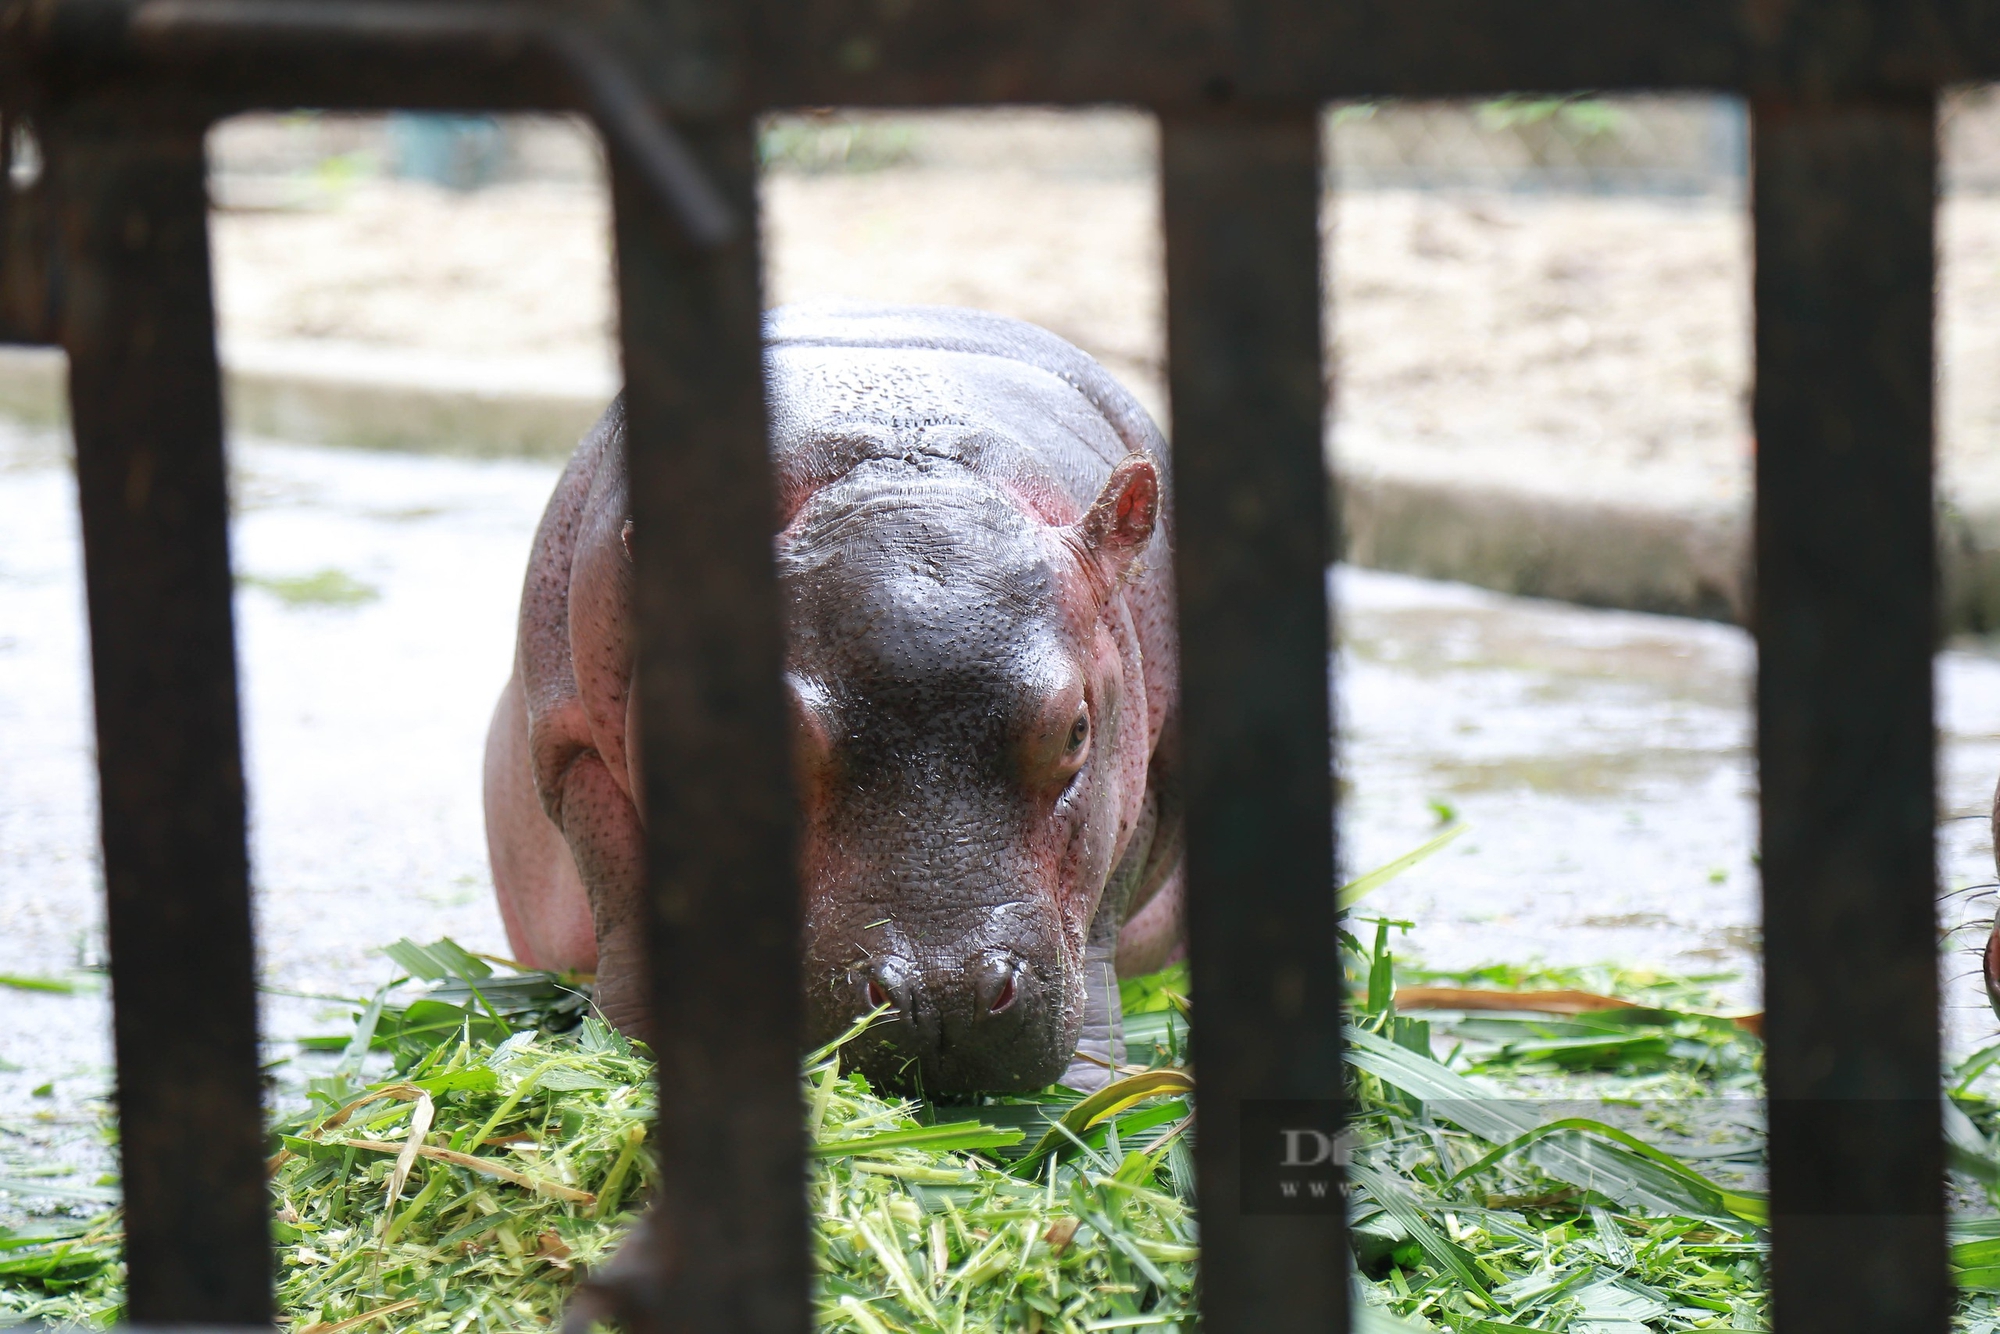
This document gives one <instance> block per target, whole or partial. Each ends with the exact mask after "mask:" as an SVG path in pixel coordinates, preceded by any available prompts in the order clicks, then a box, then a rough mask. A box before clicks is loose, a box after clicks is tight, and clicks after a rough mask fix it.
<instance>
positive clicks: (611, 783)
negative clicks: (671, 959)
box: [558, 751, 652, 1042]
mask: <svg viewBox="0 0 2000 1334" xmlns="http://www.w3.org/2000/svg"><path fill="white" fill-rule="evenodd" d="M558 810H559V812H560V816H561V820H560V823H561V825H562V831H563V838H564V839H565V841H567V842H568V844H569V849H570V854H571V855H572V856H573V857H575V858H576V869H577V873H578V875H579V876H580V877H581V879H582V880H583V886H584V890H585V892H586V893H587V894H588V895H589V898H590V917H591V926H592V928H593V930H594V932H595V934H596V936H597V986H596V999H597V1008H598V1010H599V1012H600V1013H602V1014H603V1016H604V1018H605V1021H606V1022H607V1023H609V1024H611V1025H612V1026H613V1027H615V1028H616V1029H618V1031H619V1032H621V1033H624V1034H625V1035H626V1036H628V1037H634V1038H638V1039H639V1040H641V1041H646V1042H650V1041H651V1039H652V1022H651V1021H652V996H651V992H652V987H651V984H650V978H649V977H648V975H647V972H646V949H645V944H646V902H645V875H646V860H645V857H646V836H645V829H644V827H643V826H642V825H641V823H640V821H639V812H638V810H637V809H636V808H635V807H634V806H633V804H632V801H631V799H630V798H629V797H627V796H626V795H625V790H624V789H623V788H622V787H620V786H619V785H618V783H617V782H616V780H614V779H613V778H612V776H611V771H610V770H609V769H608V768H606V767H605V764H604V761H603V760H602V759H600V758H598V756H597V754H596V752H594V751H586V752H584V753H583V754H581V755H579V756H577V757H576V759H575V760H573V761H572V762H571V763H570V766H569V769H568V770H567V771H566V772H565V774H564V775H563V784H562V798H561V804H560V805H559V807H558Z"/></svg>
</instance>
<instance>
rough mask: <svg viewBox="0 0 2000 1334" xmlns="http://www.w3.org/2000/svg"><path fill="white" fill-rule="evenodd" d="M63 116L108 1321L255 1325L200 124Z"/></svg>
mask: <svg viewBox="0 0 2000 1334" xmlns="http://www.w3.org/2000/svg"><path fill="white" fill-rule="evenodd" d="M60 128H61V130H62V131H63V132H62V134H61V136H60V139H59V141H57V142H53V143H52V144H51V155H50V156H51V165H52V166H53V167H54V168H55V169H56V170H57V171H58V172H59V173H60V177H59V184H60V196H59V197H60V199H61V201H62V202H61V207H60V213H59V215H58V216H59V219H60V221H59V229H60V241H61V246H62V251H63V255H64V260H65V265H66V268H67V272H68V283H69V286H68V294H67V298H66V301H65V312H64V324H63V331H62V332H63V341H64V344H65V345H66V346H67V348H68V350H69V357H70V402H71V412H72V419H73V421H74V422H75V431H76V471H77V487H78V493H79V496H80V498H81V502H82V507H83V550H84V572H85V582H86V586H87V588H88V592H89V598H90V654H91V667H92V672H93V674H94V678H95V682H96V692H97V757H98V771H99V776H100V782H101V794H102V795H101V804H102V821H103V836H104V882H105V891H106V897H107V901H108V924H109V932H110V945H111V987H112V999H113V1002H114V1006H115V1009H114V1026H115V1030H116V1047H117V1053H118V1117H119V1136H120V1151H121V1157H122V1159H123V1164H124V1167H123V1173H124V1185H125V1237H126V1258H127V1263H128V1265H129V1278H128V1281H127V1282H128V1293H129V1296H128V1299H127V1308H126V1309H127V1315H128V1317H129V1318H130V1319H131V1320H133V1321H134V1322H140V1323H169V1322H176V1323H177V1322H208V1323H215V1324H223V1323H230V1324H242V1325H252V1324H266V1323H268V1322H269V1321H270V1319H271V1258H270V1236H269V1222H268V1218H267V1214H268V1210H267V1206H266V1203H265V1197H264V1173H263V1152H262V1150H263V1118H262V1112H261V1109H260V1106H259V1082H258V1069H257V996H256V990H255V985H254V979H253V968H254V965H255V959H254V955H253V949H252V944H251V934H250V883H249V864H248V859H247V856H246V853H245V847H244V816H243V768H242V759H241V752H240V748H239V743H238V732H237V712H236V654H235V643H234V635H233V626H232V622H231V610H230V594H231V584H230V573H229V542H228V521H229V506H228V499H227V495H226V492H225V485H224V471H223V456H222V400H221V388H220V380H219V377H218V374H217V371H216V360H215V330H214V318H213V312H212V310H211V308H210V297H209V262H208V217H207V212H208V199H207V195H206V192H205V189H204V184H203V164H202V129H203V127H202V126H201V125H198V124H192V123H177V122H176V121H175V120H174V118H173V115H172V112H171V109H170V108H167V107H163V106H160V105H157V104H154V103H147V102H140V101H137V100H134V101H129V102H120V103H116V104H106V105H97V106H92V107H90V108H88V109H82V110H77V111H74V112H73V113H72V114H70V115H68V116H67V117H66V119H65V120H64V122H63V123H62V125H61V127H60ZM52 137H53V136H52Z"/></svg>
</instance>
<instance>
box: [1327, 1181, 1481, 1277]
mask: <svg viewBox="0 0 2000 1334" xmlns="http://www.w3.org/2000/svg"><path fill="white" fill-rule="evenodd" d="M1347 1175H1348V1178H1349V1180H1351V1181H1353V1182H1354V1184H1355V1185H1357V1186H1359V1187H1361V1189H1363V1190H1365V1191H1367V1192H1368V1194H1369V1196H1370V1197H1371V1198H1372V1199H1373V1200H1374V1201H1375V1203H1377V1204H1379V1205H1381V1206H1382V1208H1383V1209H1385V1210H1386V1211H1387V1212H1388V1214H1389V1217H1391V1218H1393V1219H1395V1220H1396V1222H1397V1223H1399V1224H1401V1225H1402V1228H1403V1230H1404V1231H1405V1232H1407V1233H1409V1234H1410V1236H1411V1237H1412V1238H1413V1239H1414V1240H1415V1241H1416V1243H1417V1245H1419V1246H1421V1247H1423V1250H1424V1254H1425V1255H1428V1256H1429V1257H1430V1258H1431V1261H1432V1263H1434V1264H1435V1265H1437V1267H1438V1268H1439V1269H1442V1270H1444V1271H1445V1272H1446V1273H1448V1274H1450V1275H1451V1276H1452V1277H1453V1278H1455V1279H1457V1280H1458V1282H1459V1283H1460V1284H1461V1285H1462V1286H1464V1287H1466V1288H1468V1289H1470V1290H1471V1291H1473V1292H1476V1293H1478V1294H1479V1295H1480V1296H1481V1297H1485V1296H1486V1295H1487V1291H1486V1284H1485V1283H1484V1282H1482V1281H1481V1280H1480V1277H1479V1275H1478V1273H1477V1272H1475V1271H1474V1270H1473V1268H1472V1260H1471V1258H1470V1257H1469V1256H1467V1255H1466V1253H1465V1251H1464V1249H1463V1248H1462V1247H1460V1246H1459V1245H1457V1244H1456V1243H1454V1242H1452V1241H1449V1240H1447V1239H1446V1238H1445V1235H1444V1234H1443V1233H1442V1232H1439V1231H1438V1230H1437V1228H1436V1227H1435V1226H1434V1225H1433V1224H1432V1223H1431V1221H1430V1219H1429V1218H1428V1217H1426V1216H1425V1214H1424V1211H1423V1208H1422V1206H1421V1205H1419V1204H1418V1203H1417V1201H1416V1199H1415V1198H1414V1197H1413V1196H1412V1195H1411V1194H1410V1192H1409V1191H1408V1189H1407V1188H1406V1187H1405V1186H1404V1185H1403V1183H1402V1182H1401V1181H1399V1180H1395V1179H1392V1178H1390V1177H1387V1176H1384V1175H1382V1174H1381V1173H1380V1172H1377V1171H1375V1170H1374V1169H1373V1168H1371V1167H1366V1166H1364V1165H1362V1164H1361V1163H1349V1164H1348V1165H1347Z"/></svg>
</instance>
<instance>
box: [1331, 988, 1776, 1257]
mask: <svg viewBox="0 0 2000 1334" xmlns="http://www.w3.org/2000/svg"><path fill="white" fill-rule="evenodd" d="M1347 1060H1348V1063H1349V1064H1350V1065H1353V1066H1355V1067H1356V1068H1358V1069H1362V1070H1366V1071H1367V1072H1368V1073H1370V1074H1372V1075H1374V1076H1376V1078H1378V1079H1382V1080H1385V1081H1387V1082H1388V1083H1390V1084H1393V1085H1395V1086H1396V1087H1397V1088H1400V1089H1403V1090H1405V1091H1407V1092H1408V1093H1409V1094H1410V1095H1411V1096H1412V1097H1415V1098H1420V1099H1422V1100H1423V1101H1424V1102H1425V1103H1426V1104H1428V1105H1429V1107H1428V1110H1429V1111H1430V1112H1431V1113H1432V1114H1433V1115H1435V1116H1437V1117H1439V1118H1441V1119H1443V1120H1446V1121H1450V1122H1451V1123H1452V1124H1454V1125H1457V1126H1459V1127H1461V1128H1463V1129H1465V1130H1467V1131H1470V1132H1471V1133H1472V1134H1474V1135H1477V1136H1478V1137H1479V1138H1481V1139H1483V1140H1485V1141H1487V1142H1488V1143H1490V1144H1496V1145H1507V1144H1510V1143H1512V1142H1513V1141H1515V1140H1517V1139H1520V1138H1521V1137H1523V1136H1534V1138H1533V1140H1532V1141H1531V1143H1530V1144H1529V1146H1528V1153H1527V1158H1528V1161H1529V1162H1531V1163H1533V1164H1534V1165H1535V1166H1536V1167H1538V1168H1540V1169H1541V1170H1542V1171H1544V1172H1546V1173H1548V1174H1549V1175H1550V1176H1552V1177H1554V1178H1556V1179H1557V1180H1558V1181H1563V1182H1567V1183H1569V1184H1570V1185H1573V1186H1578V1187H1581V1188H1582V1189H1584V1190H1594V1191H1598V1192H1600V1193H1602V1194H1604V1195H1607V1196H1609V1197H1611V1198H1612V1199H1615V1200H1617V1201H1618V1202H1619V1203H1620V1204H1623V1205H1625V1206H1627V1207H1628V1208H1633V1209H1637V1210H1640V1211H1643V1212H1649V1213H1659V1214H1679V1215H1685V1216H1687V1217H1692V1218H1706V1219H1711V1220H1713V1221H1715V1222H1719V1223H1729V1224H1733V1225H1738V1226H1741V1225H1742V1224H1745V1223H1752V1222H1755V1221H1756V1220H1753V1219H1749V1218H1746V1217H1745V1216H1744V1215H1743V1214H1741V1213H1738V1212H1736V1211H1735V1210H1734V1209H1732V1208H1730V1207H1729V1205H1728V1201H1727V1199H1725V1196H1736V1198H1738V1200H1739V1201H1740V1202H1742V1203H1743V1205H1744V1208H1745V1209H1746V1210H1750V1211H1751V1212H1755V1206H1754V1200H1755V1197H1753V1196H1748V1195H1743V1194H1740V1193H1738V1192H1726V1191H1723V1190H1722V1188H1720V1187H1718V1186H1716V1185H1714V1184H1713V1183H1712V1182H1710V1181H1708V1179H1707V1178H1705V1177H1703V1176H1701V1175H1700V1174H1699V1173H1697V1172H1695V1171H1693V1169H1691V1168H1688V1167H1687V1166H1685V1165H1684V1164H1682V1163H1680V1162H1679V1161H1678V1160H1676V1159H1673V1158H1671V1157H1669V1156H1668V1155H1666V1154H1663V1153H1660V1152H1659V1151H1658V1150H1657V1149H1651V1148H1650V1146H1647V1147H1648V1152H1647V1153H1643V1154H1642V1153H1639V1152H1637V1151H1635V1150H1633V1149H1632V1148H1630V1147H1629V1146H1628V1145H1626V1144H1625V1143H1623V1142H1622V1141H1620V1142H1617V1143H1611V1144H1606V1143H1600V1142H1596V1141H1594V1140H1592V1139H1589V1138H1586V1137H1585V1136H1584V1134H1583V1133H1582V1129H1583V1127H1582V1126H1567V1127H1560V1128H1559V1129H1560V1130H1561V1131H1562V1133H1555V1134H1549V1135H1547V1136H1537V1135H1536V1134H1535V1132H1536V1131H1537V1130H1538V1129H1539V1128H1540V1127H1541V1125H1542V1124H1543V1123H1542V1120H1541V1118H1540V1117H1539V1116H1537V1115H1536V1114H1535V1113H1533V1112H1531V1111H1529V1110H1528V1109H1527V1108H1525V1107H1523V1106H1521V1105H1519V1104H1518V1103H1515V1102H1512V1101H1511V1100H1508V1099H1504V1098H1501V1097H1499V1096H1498V1095H1496V1094H1494V1093H1493V1092H1491V1091H1490V1090H1488V1089H1487V1088H1485V1087H1484V1086H1482V1085H1479V1084H1475V1083H1473V1082H1472V1081H1471V1080H1469V1079H1467V1078H1465V1076H1463V1075H1460V1074H1458V1073H1456V1072H1455V1071H1452V1070H1448V1069H1446V1068H1445V1067H1444V1066H1442V1065H1440V1064H1438V1063H1437V1062H1436V1061H1433V1060H1429V1059H1426V1058H1425V1057H1422V1056H1419V1055H1417V1054H1416V1053H1415V1052H1412V1051H1409V1050H1406V1049H1405V1048H1403V1047H1399V1046H1397V1045H1396V1044H1395V1043H1393V1042H1390V1041H1388V1040H1387V1039H1385V1038H1383V1037H1381V1036H1379V1035H1377V1034H1374V1033H1370V1032H1368V1031H1366V1030H1365V1029H1362V1028H1358V1027H1356V1026H1355V1025H1353V1024H1349V1025H1348V1026H1347ZM1586 1124H1587V1125H1589V1126H1591V1127H1595V1126H1597V1125H1599V1124H1601V1123H1597V1122H1589V1123H1586ZM1604 1129H1606V1130H1610V1129H1611V1127H1608V1126H1606V1127H1604ZM1623 1134H1624V1132H1622V1131H1619V1132H1617V1134H1616V1135H1612V1136H1606V1137H1605V1138H1611V1139H1614V1140H1616V1139H1617V1138H1618V1136H1621V1135H1623ZM1625 1138H1627V1139H1630V1137H1629V1136H1626V1137H1625ZM1631 1142H1632V1143H1633V1144H1638V1143H1639V1141H1637V1140H1632V1141H1631ZM1655 1155H1657V1158H1656V1157H1655ZM1662 1160H1664V1161H1662ZM1696 1183H1699V1184H1696Z"/></svg>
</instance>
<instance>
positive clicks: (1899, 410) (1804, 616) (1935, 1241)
mask: <svg viewBox="0 0 2000 1334" xmlns="http://www.w3.org/2000/svg"><path fill="white" fill-rule="evenodd" d="M1934 122H1935V116H1934V107H1933V104H1932V102H1931V100H1930V99H1929V98H1927V97H1921V96H1917V97H1911V98H1909V99H1908V100H1902V101H1879V102H1865V103H1843V104H1836V105H1798V104H1779V103H1768V102H1767V103H1760V104H1758V105H1757V106H1756V107H1755V108H1754V122H1753V124H1754V130H1753V133H1754V136H1755V141H1754V155H1755V165H1754V172H1755V176H1754V182H1753V189H1754V201H1755V210H1756V309H1757V314H1756V321H1757V333H1756V345H1757V389H1756V402H1755V417H1756V428H1757V441H1758V455H1757V601H1758V608H1757V626H1758V651H1759V659H1758V681H1757V726H1758V754H1759V757H1760V762H1761V766H1762V796H1761V801H1762V816H1763V882H1764V942H1765V944H1764V950H1765V954H1764V958H1765V978H1764V986H1765V1004H1766V1007H1767V1010H1768V1015H1767V1018H1766V1021H1765V1023H1766V1028H1765V1035H1766V1039H1767V1041H1768V1043H1769V1051H1768V1057H1767V1060H1768V1079H1769V1095H1770V1118H1771V1121H1770V1129H1771V1191H1772V1210H1773V1214H1774V1224H1773V1247H1774V1250H1773V1257H1772V1290H1773V1302H1774V1310H1775V1313H1776V1318H1777V1322H1778V1327H1779V1328H1781V1329H1785V1330H1792V1331H1801V1330H1810V1331H1812V1334H1836V1332H1837V1331H1853V1332H1854V1334H1862V1332H1863V1331H1868V1334H1884V1332H1885V1331H1891V1330H1895V1331H1918V1330H1942V1329H1944V1328H1945V1327H1946V1321H1947V1316H1948V1314H1949V1309H1950V1308H1949V1301H1948V1297H1949V1290H1948V1288H1947V1285H1946V1280H1945V1240H1944V1217H1943V1203H1944V1202H1943V1193H1944V1192H1943V1172H1944V1164H1943V1156H1942V1154H1943V1150H1942V1145H1941V1140H1940V1126H1939V1118H1938V1061H1939V1039H1938V994H1937V966H1938V958H1937V925H1936V912H1935V871H1934V864H1935V863H1934V854H1933V849H1932V831H1933V828H1934V824H1935V810H1934V804H1935V798H1934V792H1933V789H1934V755H1933V748H1934V740H1933V728H1932V721H1931V655H1932V649H1933V645H1934V642H1935V636H1936V633H1937V608H1936V595H1935V592H1934V582H1935V552H1936V546H1935V538H1934V535H1933V531H1932V529H1933V521H1932V508H1931V506H1932V502H1931V467H1932V465H1931V420H1932V402H1931V399H1932V389H1931V350H1932V334H1931V328H1932V281H1933V269H1934V259H1933V244H1934V242H1933V211H1934V208H1935V199H1936V188H1937V153H1936V136H1935V129H1934Z"/></svg>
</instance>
